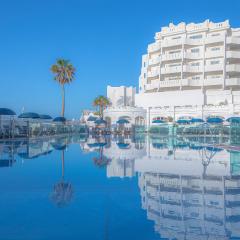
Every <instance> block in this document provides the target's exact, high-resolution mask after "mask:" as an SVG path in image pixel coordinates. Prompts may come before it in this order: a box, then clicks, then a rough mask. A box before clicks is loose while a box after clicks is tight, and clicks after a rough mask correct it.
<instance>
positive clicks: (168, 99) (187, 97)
mask: <svg viewBox="0 0 240 240" xmlns="http://www.w3.org/2000/svg"><path fill="white" fill-rule="evenodd" d="M135 104H136V106H137V107H144V108H148V107H158V106H186V105H200V106H201V105H203V104H204V95H203V93H202V91H201V90H187V91H168V92H156V93H139V94H136V96H135Z"/></svg>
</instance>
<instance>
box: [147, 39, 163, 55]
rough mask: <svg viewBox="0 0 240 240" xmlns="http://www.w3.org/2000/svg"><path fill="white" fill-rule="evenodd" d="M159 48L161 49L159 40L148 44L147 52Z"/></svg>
mask: <svg viewBox="0 0 240 240" xmlns="http://www.w3.org/2000/svg"><path fill="white" fill-rule="evenodd" d="M160 49H161V44H160V43H159V42H156V43H152V44H150V45H148V52H149V53H152V52H157V51H159V50H160Z"/></svg>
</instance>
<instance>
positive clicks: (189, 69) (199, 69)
mask: <svg viewBox="0 0 240 240" xmlns="http://www.w3.org/2000/svg"><path fill="white" fill-rule="evenodd" d="M183 71H184V72H193V73H194V72H202V71H203V66H201V65H200V66H191V65H184V66H183Z"/></svg>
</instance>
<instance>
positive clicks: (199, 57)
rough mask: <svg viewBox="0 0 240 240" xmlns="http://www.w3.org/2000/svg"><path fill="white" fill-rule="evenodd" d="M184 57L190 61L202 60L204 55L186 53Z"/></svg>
mask: <svg viewBox="0 0 240 240" xmlns="http://www.w3.org/2000/svg"><path fill="white" fill-rule="evenodd" d="M184 57H185V58H189V59H201V58H202V57H203V54H202V53H192V52H185V53H184Z"/></svg>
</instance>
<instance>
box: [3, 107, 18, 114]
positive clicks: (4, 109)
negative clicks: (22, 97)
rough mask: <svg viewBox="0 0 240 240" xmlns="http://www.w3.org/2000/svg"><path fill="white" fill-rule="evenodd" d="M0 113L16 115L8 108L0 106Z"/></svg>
mask: <svg viewBox="0 0 240 240" xmlns="http://www.w3.org/2000/svg"><path fill="white" fill-rule="evenodd" d="M0 115H1V116H3V115H6V116H13V115H16V113H15V112H14V111H12V110H11V109H9V108H0Z"/></svg>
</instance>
